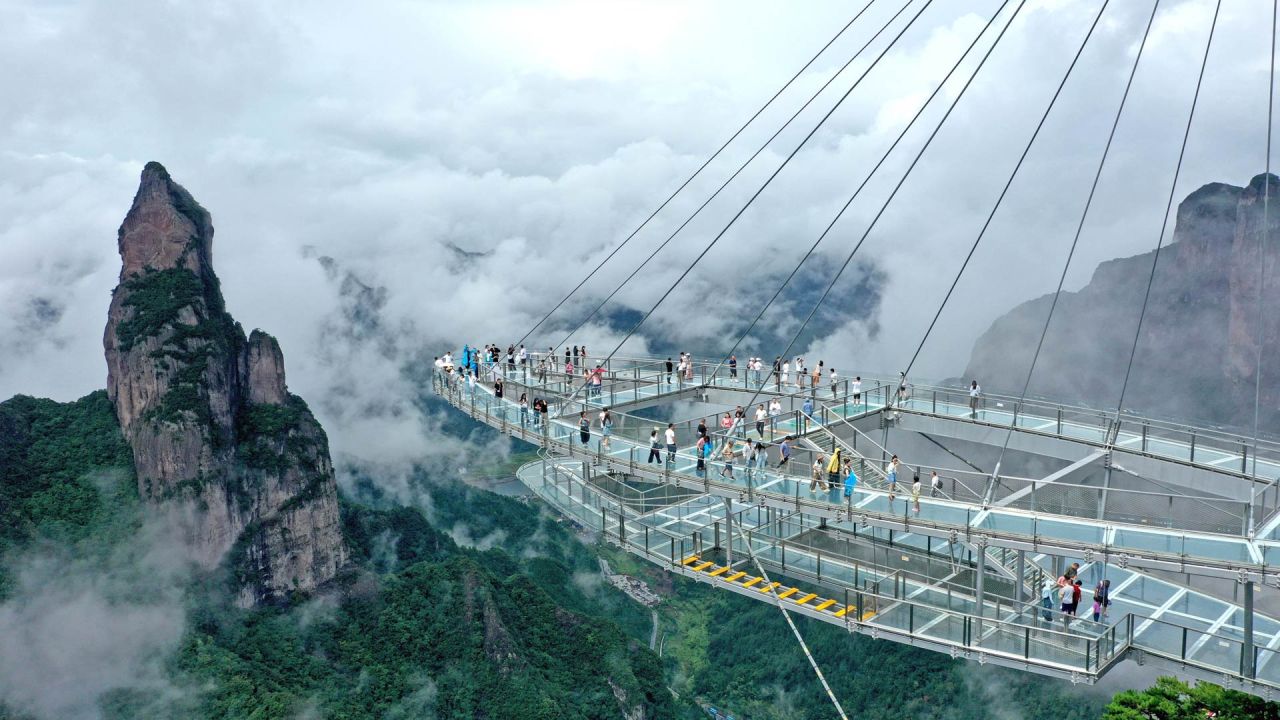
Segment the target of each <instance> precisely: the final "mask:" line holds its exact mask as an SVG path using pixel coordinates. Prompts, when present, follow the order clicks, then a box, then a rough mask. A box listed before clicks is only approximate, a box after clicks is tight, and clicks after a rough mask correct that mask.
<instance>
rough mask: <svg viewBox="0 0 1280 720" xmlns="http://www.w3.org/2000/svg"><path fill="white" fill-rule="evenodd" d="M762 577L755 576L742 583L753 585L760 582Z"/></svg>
mask: <svg viewBox="0 0 1280 720" xmlns="http://www.w3.org/2000/svg"><path fill="white" fill-rule="evenodd" d="M761 579H762V578H758V577H753V578H751V579H750V580H748V581H746V582H744V583H742V587H751V586H752V585H755V584H756V583H758V582H760V580H761Z"/></svg>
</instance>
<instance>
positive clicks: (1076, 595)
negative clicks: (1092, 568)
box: [1071, 578, 1084, 617]
mask: <svg viewBox="0 0 1280 720" xmlns="http://www.w3.org/2000/svg"><path fill="white" fill-rule="evenodd" d="M1083 585H1084V583H1083V582H1081V580H1080V578H1076V581H1075V584H1074V585H1072V586H1071V615H1072V617H1075V616H1076V615H1078V614H1080V596H1081V595H1084V587H1083Z"/></svg>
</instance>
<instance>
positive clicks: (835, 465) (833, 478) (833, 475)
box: [822, 448, 844, 490]
mask: <svg viewBox="0 0 1280 720" xmlns="http://www.w3.org/2000/svg"><path fill="white" fill-rule="evenodd" d="M843 466H844V464H843V463H842V462H841V459H840V448H836V449H835V450H832V451H831V459H830V460H828V461H827V483H826V485H825V486H824V487H823V488H822V489H823V490H830V489H831V488H833V487H839V486H840V471H841V470H842V469H843Z"/></svg>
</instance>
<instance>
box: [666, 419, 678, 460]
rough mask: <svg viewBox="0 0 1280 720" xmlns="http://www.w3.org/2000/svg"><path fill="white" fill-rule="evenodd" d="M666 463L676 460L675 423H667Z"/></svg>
mask: <svg viewBox="0 0 1280 720" xmlns="http://www.w3.org/2000/svg"><path fill="white" fill-rule="evenodd" d="M666 440H667V463H673V462H675V461H676V425H675V423H667V432H666Z"/></svg>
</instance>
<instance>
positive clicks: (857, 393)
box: [849, 375, 862, 404]
mask: <svg viewBox="0 0 1280 720" xmlns="http://www.w3.org/2000/svg"><path fill="white" fill-rule="evenodd" d="M849 389H850V390H852V391H853V402H854V403H855V404H856V403H860V402H862V376H861V375H858V376H856V377H854V378H853V385H852V387H850V388H849Z"/></svg>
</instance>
